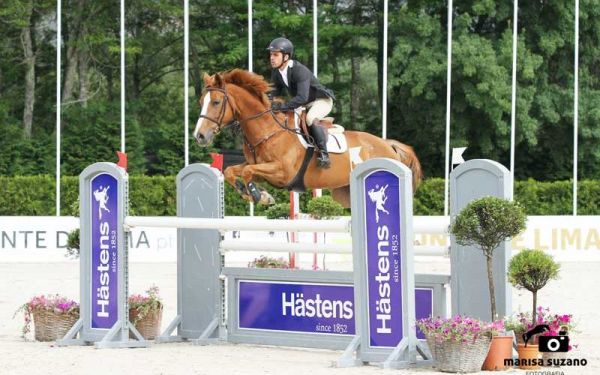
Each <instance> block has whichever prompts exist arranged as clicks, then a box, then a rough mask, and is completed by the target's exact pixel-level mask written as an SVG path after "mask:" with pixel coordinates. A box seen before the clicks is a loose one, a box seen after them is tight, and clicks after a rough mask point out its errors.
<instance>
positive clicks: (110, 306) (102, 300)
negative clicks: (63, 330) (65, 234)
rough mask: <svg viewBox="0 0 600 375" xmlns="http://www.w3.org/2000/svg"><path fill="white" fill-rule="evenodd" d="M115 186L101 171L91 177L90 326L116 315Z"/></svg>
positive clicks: (108, 324)
mask: <svg viewBox="0 0 600 375" xmlns="http://www.w3.org/2000/svg"><path fill="white" fill-rule="evenodd" d="M118 188H119V187H118V185H117V180H116V179H115V178H114V177H112V176H110V175H108V174H105V173H104V174H99V175H98V176H96V177H94V178H93V179H92V180H91V191H92V196H91V208H92V209H91V211H92V212H91V216H92V217H91V223H92V238H91V241H92V244H91V245H92V246H91V249H92V253H91V257H92V261H91V275H92V277H91V287H92V290H91V297H92V298H91V306H90V311H91V314H92V316H91V322H92V323H91V328H101V329H110V328H111V327H112V326H113V325H114V324H115V323H116V322H117V319H118V282H119V279H118V273H117V272H118V262H119V257H118V243H119V242H118V241H119V238H118V234H117V233H118V231H117V225H118V217H119V212H118V207H117V203H118V202H117V201H118Z"/></svg>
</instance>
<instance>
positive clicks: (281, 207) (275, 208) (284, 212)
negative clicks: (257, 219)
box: [265, 203, 290, 219]
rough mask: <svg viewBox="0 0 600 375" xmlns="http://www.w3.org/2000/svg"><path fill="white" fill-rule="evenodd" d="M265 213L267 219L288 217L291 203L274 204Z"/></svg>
mask: <svg viewBox="0 0 600 375" xmlns="http://www.w3.org/2000/svg"><path fill="white" fill-rule="evenodd" d="M265 213H266V216H267V219H288V218H289V217H290V204H289V203H277V204H274V205H272V206H271V207H269V208H268V209H267V211H266V212H265Z"/></svg>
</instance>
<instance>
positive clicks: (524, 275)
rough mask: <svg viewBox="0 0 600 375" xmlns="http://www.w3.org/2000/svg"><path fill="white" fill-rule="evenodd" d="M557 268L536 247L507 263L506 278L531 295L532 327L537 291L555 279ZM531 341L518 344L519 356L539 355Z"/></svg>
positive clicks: (534, 319)
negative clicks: (526, 344)
mask: <svg viewBox="0 0 600 375" xmlns="http://www.w3.org/2000/svg"><path fill="white" fill-rule="evenodd" d="M559 270H560V265H559V264H558V263H556V262H555V261H554V259H552V257H551V256H550V255H548V254H546V253H544V252H543V251H542V250H538V249H523V250H522V251H521V252H519V253H518V254H517V255H515V256H513V257H512V259H511V260H510V263H509V265H508V280H509V281H510V283H511V284H512V285H514V286H515V287H517V288H519V289H527V290H528V291H530V292H531V293H532V295H533V308H532V313H531V322H532V325H533V327H535V324H536V322H538V316H537V311H538V308H537V292H538V291H539V290H540V289H542V288H543V287H544V286H546V284H547V283H548V281H550V280H553V279H557V278H558V271H559ZM544 323H546V322H544ZM521 334H522V333H521ZM531 341H532V342H531V343H530V344H528V346H527V347H525V344H524V343H519V344H518V347H517V351H518V353H519V358H537V356H539V352H538V346H537V345H536V344H535V342H533V340H531ZM528 368H531V367H528Z"/></svg>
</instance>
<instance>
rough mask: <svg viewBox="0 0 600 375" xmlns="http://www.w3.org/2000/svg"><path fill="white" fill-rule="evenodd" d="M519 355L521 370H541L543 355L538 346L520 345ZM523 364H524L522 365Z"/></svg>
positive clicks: (518, 348)
mask: <svg viewBox="0 0 600 375" xmlns="http://www.w3.org/2000/svg"><path fill="white" fill-rule="evenodd" d="M517 352H518V353H519V368H520V369H524V370H535V369H539V368H540V366H539V365H540V364H541V363H542V361H543V360H542V353H540V351H539V350H538V346H537V345H533V344H527V346H525V344H519V345H518V347H517ZM522 362H523V363H522Z"/></svg>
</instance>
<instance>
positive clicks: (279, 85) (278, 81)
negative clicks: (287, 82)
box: [267, 69, 285, 100]
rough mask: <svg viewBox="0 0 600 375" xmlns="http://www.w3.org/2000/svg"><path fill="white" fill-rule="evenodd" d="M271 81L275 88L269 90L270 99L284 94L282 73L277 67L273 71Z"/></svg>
mask: <svg viewBox="0 0 600 375" xmlns="http://www.w3.org/2000/svg"><path fill="white" fill-rule="evenodd" d="M271 83H272V84H273V90H271V91H269V93H268V94H267V95H268V96H269V99H271V100H273V98H275V97H277V96H282V95H283V90H284V89H285V86H284V84H283V82H282V78H281V74H280V73H279V71H278V70H277V69H273V70H272V71H271Z"/></svg>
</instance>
